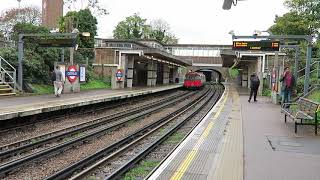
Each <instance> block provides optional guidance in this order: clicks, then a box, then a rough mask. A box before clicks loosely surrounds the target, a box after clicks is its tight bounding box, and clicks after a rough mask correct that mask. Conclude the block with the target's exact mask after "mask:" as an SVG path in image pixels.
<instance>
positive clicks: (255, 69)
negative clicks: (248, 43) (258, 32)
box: [221, 49, 289, 94]
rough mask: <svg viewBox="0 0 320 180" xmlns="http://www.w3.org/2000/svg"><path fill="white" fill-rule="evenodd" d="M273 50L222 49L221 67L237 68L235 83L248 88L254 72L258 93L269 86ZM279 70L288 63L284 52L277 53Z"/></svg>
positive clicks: (273, 57)
mask: <svg viewBox="0 0 320 180" xmlns="http://www.w3.org/2000/svg"><path fill="white" fill-rule="evenodd" d="M275 56H276V53H275V52H263V51H234V50H231V49H230V50H223V51H222V52H221V57H222V59H223V61H222V66H223V67H228V68H230V67H234V68H237V69H238V70H239V75H238V77H237V83H238V85H239V86H242V87H246V88H250V85H251V83H250V75H252V74H253V73H256V74H257V76H258V77H259V79H260V86H259V91H258V92H259V94H262V90H263V88H265V87H267V88H271V74H272V71H273V68H274V65H275V62H276V61H275V58H276V57H275ZM278 59H279V67H280V72H282V71H283V68H284V67H285V66H286V65H288V62H289V58H288V56H287V55H286V54H285V53H281V52H279V53H278ZM278 76H279V74H278Z"/></svg>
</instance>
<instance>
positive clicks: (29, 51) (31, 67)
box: [0, 23, 60, 83]
mask: <svg viewBox="0 0 320 180" xmlns="http://www.w3.org/2000/svg"><path fill="white" fill-rule="evenodd" d="M20 33H39V34H43V35H45V34H49V30H48V29H47V28H46V27H43V26H36V25H33V24H30V23H17V24H16V25H15V26H14V27H13V33H12V34H13V40H15V41H18V34H20ZM37 40H38V38H25V39H24V61H23V66H24V68H23V74H24V79H25V81H26V82H29V83H49V82H50V78H49V70H50V69H53V64H54V62H55V61H58V60H59V59H60V58H59V52H60V51H59V50H58V49H56V48H43V47H40V46H39V45H38V44H37ZM0 56H2V57H3V58H4V59H6V60H7V61H8V62H9V63H10V64H12V65H13V66H14V67H16V68H17V67H18V52H17V49H16V48H1V49H0Z"/></svg>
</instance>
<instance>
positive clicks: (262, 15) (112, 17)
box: [0, 0, 288, 44]
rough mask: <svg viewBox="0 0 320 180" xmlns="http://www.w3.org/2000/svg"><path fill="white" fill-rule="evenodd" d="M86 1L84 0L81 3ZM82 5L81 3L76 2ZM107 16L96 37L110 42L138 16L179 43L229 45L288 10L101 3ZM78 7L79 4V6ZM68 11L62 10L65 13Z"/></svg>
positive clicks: (25, 1) (172, 1)
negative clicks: (121, 25) (163, 24)
mask: <svg viewBox="0 0 320 180" xmlns="http://www.w3.org/2000/svg"><path fill="white" fill-rule="evenodd" d="M82 1H85V0H82ZM41 2H42V0H21V6H29V5H35V6H38V7H39V8H41ZM79 2H81V0H79ZM99 2H100V4H101V6H103V7H104V8H106V9H107V10H108V12H109V13H110V14H109V15H106V16H102V17H99V18H98V23H99V24H98V36H99V37H105V38H111V37H112V31H113V29H114V28H115V26H116V25H117V23H118V22H120V21H122V20H124V19H125V17H127V16H131V15H133V14H134V13H139V14H140V16H141V17H143V18H146V19H148V20H153V19H163V20H165V21H167V22H168V23H169V24H170V28H171V31H172V33H174V34H175V35H176V36H177V37H178V38H179V43H184V44H186V43H188V44H190V43H193V44H232V42H231V35H229V34H228V32H230V31H231V30H234V32H235V34H236V35H251V34H252V33H253V31H254V30H260V31H264V30H267V29H268V28H269V27H270V26H271V25H272V24H273V21H274V18H275V15H282V14H284V13H286V12H287V11H288V10H287V9H286V8H285V7H284V5H283V2H284V0H246V1H240V2H238V5H237V6H235V7H234V6H233V7H232V8H231V10H228V11H225V10H222V3H223V0H100V1H99ZM0 3H1V4H0V11H3V10H5V9H7V8H11V7H18V2H17V1H16V0H0ZM80 4H81V3H79V6H80ZM67 10H68V9H65V11H67Z"/></svg>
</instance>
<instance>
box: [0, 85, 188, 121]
mask: <svg viewBox="0 0 320 180" xmlns="http://www.w3.org/2000/svg"><path fill="white" fill-rule="evenodd" d="M180 87H182V84H175V85H166V86H156V87H150V88H147V87H143V88H127V89H118V90H111V89H106V90H89V91H83V92H79V93H72V94H63V95H62V96H61V97H60V98H57V97H55V96H54V95H53V94H52V95H39V96H26V97H7V98H1V99H0V121H1V120H8V119H12V118H16V117H24V116H29V115H36V114H40V113H44V112H51V111H57V110H62V109H68V108H74V107H80V106H84V105H90V104H96V103H101V102H108V101H113V100H119V99H125V98H129V97H135V96H141V95H147V94H151V93H156V92H160V91H166V90H171V89H176V88H180Z"/></svg>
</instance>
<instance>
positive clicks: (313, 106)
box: [298, 98, 320, 117]
mask: <svg viewBox="0 0 320 180" xmlns="http://www.w3.org/2000/svg"><path fill="white" fill-rule="evenodd" d="M319 106H320V103H317V102H314V101H311V100H309V99H306V98H299V101H298V107H299V110H301V111H303V112H305V113H307V114H308V115H309V116H312V117H315V114H316V112H317V110H318V109H319Z"/></svg>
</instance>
